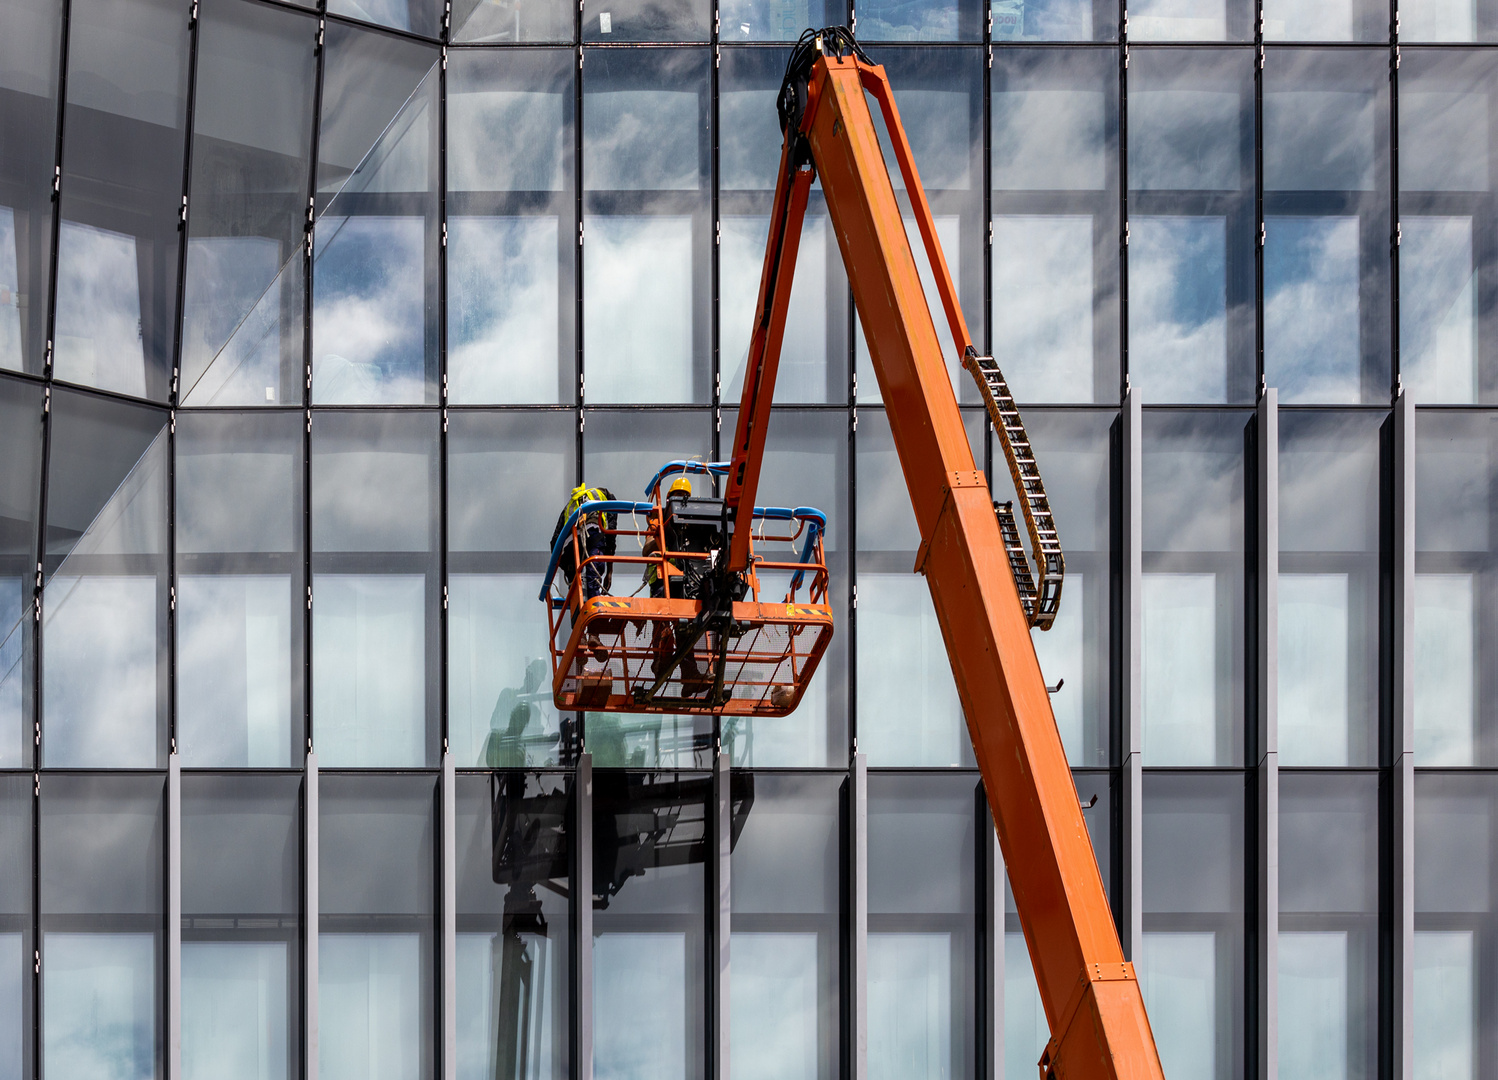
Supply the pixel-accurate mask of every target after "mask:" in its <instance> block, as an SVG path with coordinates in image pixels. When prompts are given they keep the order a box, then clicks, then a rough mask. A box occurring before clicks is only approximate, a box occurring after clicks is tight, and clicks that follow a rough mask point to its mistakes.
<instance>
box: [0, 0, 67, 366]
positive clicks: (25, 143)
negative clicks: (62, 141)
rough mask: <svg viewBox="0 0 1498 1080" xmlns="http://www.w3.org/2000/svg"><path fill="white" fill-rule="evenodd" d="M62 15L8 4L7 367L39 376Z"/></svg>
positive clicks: (1, 262) (4, 101) (35, 1)
mask: <svg viewBox="0 0 1498 1080" xmlns="http://www.w3.org/2000/svg"><path fill="white" fill-rule="evenodd" d="M61 26H62V9H61V8H59V7H58V6H57V5H56V4H54V3H50V2H49V0H17V2H15V3H12V4H9V5H7V10H6V15H5V36H6V48H5V50H4V52H3V53H0V125H3V126H4V129H5V133H6V135H5V154H4V157H3V160H0V189H3V190H4V192H5V194H4V195H0V200H3V202H0V368H9V369H10V370H13V371H29V372H32V373H34V374H35V373H40V372H41V370H42V365H43V363H44V362H45V354H46V344H45V342H46V336H47V289H48V275H49V273H50V272H51V263H52V235H51V234H52V170H53V168H54V167H55V166H56V164H57V59H58V54H59V52H60V49H61V46H60V41H59V39H60V33H59V31H60V28H61Z"/></svg>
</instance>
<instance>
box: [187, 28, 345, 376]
mask: <svg viewBox="0 0 1498 1080" xmlns="http://www.w3.org/2000/svg"><path fill="white" fill-rule="evenodd" d="M316 32H317V31H316V27H315V24H314V23H313V21H312V19H311V17H309V16H302V15H293V14H291V13H289V12H283V11H277V10H275V9H273V8H265V7H260V6H258V5H253V4H248V3H241V2H236V3H230V4H225V5H223V6H222V7H217V6H215V7H212V8H209V9H208V10H207V11H205V12H204V13H203V23H202V28H201V29H200V31H199V36H200V41H199V43H198V66H197V72H198V87H197V95H196V97H195V98H194V105H193V155H192V183H191V186H190V188H189V189H188V205H189V207H190V208H191V211H192V213H191V218H190V220H189V222H188V235H187V274H186V285H185V292H184V293H183V300H182V380H183V381H182V385H183V386H184V387H188V388H195V384H196V383H197V381H198V378H199V376H201V375H202V374H203V373H204V372H205V370H206V369H207V368H208V366H209V364H210V363H211V362H212V361H213V359H214V357H215V356H216V355H217V354H218V352H219V350H220V349H221V348H223V346H224V345H225V344H226V343H227V342H228V341H229V339H230V337H231V336H232V335H234V333H235V330H236V329H237V328H238V327H239V325H240V323H241V322H242V321H243V320H244V319H245V318H246V317H247V316H249V315H250V313H251V312H252V311H259V310H262V309H263V310H264V311H265V312H266V313H267V315H269V316H271V317H270V318H268V319H267V320H266V322H265V325H264V327H263V328H259V327H257V333H258V335H259V340H258V342H257V347H255V348H253V349H248V350H246V353H245V356H244V360H243V362H242V363H240V364H239V365H238V367H237V369H236V370H235V371H234V372H233V373H232V374H228V373H225V375H224V376H222V377H220V376H219V375H218V374H217V373H215V376H214V377H212V378H211V379H210V384H211V387H212V389H213V391H214V392H215V395H216V396H215V397H214V401H215V403H216V404H225V405H226V404H239V405H255V404H262V405H263V404H267V403H270V404H274V403H277V402H282V401H286V402H291V403H294V404H295V403H300V402H301V400H302V383H303V375H304V373H303V366H304V364H305V359H304V356H303V326H304V319H305V301H304V296H303V287H304V279H303V277H302V275H301V274H300V273H299V272H295V271H293V272H291V273H287V274H281V273H279V271H280V269H281V267H282V266H283V265H284V264H285V263H286V262H287V261H288V260H290V259H292V258H294V257H295V256H297V255H298V254H299V253H300V251H301V248H302V225H303V221H304V207H305V206H306V202H305V200H306V198H307V184H308V171H309V169H310V167H311V166H310V161H309V155H310V154H311V146H312V101H313V94H314V91H315V89H316V85H315V84H316V78H317V58H316V56H315V53H314V50H315V46H316ZM247 100H251V101H256V102H258V103H259V105H260V107H259V108H257V109H255V110H254V111H253V112H246V111H245V109H244V102H245V101H247ZM299 267H300V263H299V262H298V268H299ZM209 388H210V387H209V386H208V385H205V386H204V387H203V389H204V390H205V391H206V390H208V389H209ZM184 396H185V395H184Z"/></svg>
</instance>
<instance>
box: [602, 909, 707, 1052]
mask: <svg viewBox="0 0 1498 1080" xmlns="http://www.w3.org/2000/svg"><path fill="white" fill-rule="evenodd" d="M687 978H688V976H687V940H686V935H685V934H683V933H664V934H649V933H602V934H595V936H594V938H593V1055H594V1058H593V1069H594V1075H595V1076H596V1077H597V1078H598V1080H687V1077H688V1076H690V1075H692V1073H691V1072H690V1071H689V1070H688V1067H687V1015H688V1013H687V1010H688V1007H689V1005H688V998H687Z"/></svg>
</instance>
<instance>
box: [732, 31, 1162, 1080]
mask: <svg viewBox="0 0 1498 1080" xmlns="http://www.w3.org/2000/svg"><path fill="white" fill-rule="evenodd" d="M798 58H799V59H798ZM798 62H799V63H800V64H801V65H802V67H801V69H798V67H797V65H798ZM865 92H867V93H868V95H870V96H872V97H873V98H874V99H875V100H876V101H877V102H878V103H879V106H880V109H881V111H882V113H883V115H884V121H885V128H886V130H887V131H888V133H889V136H890V139H891V142H892V145H893V149H894V152H895V158H896V160H897V162H898V163H899V167H900V170H901V173H902V178H903V180H904V185H905V190H906V192H907V194H908V195H909V197H910V202H911V210H912V212H913V213H914V215H915V219H916V225H917V227H918V231H919V233H920V236H921V238H922V246H923V247H924V248H925V255H926V257H927V258H928V260H929V262H930V264H931V267H932V271H933V273H934V275H935V277H936V283H937V287H938V291H939V292H940V293H941V297H942V304H943V308H944V309H945V314H946V316H947V321H948V325H949V326H950V328H951V332H952V336H953V340H954V341H955V343H956V345H957V350H958V352H959V354H962V355H965V356H966V355H969V354H970V346H971V341H970V340H969V338H968V332H967V327H966V324H965V323H964V321H963V318H962V311H961V308H960V306H959V305H958V303H957V296H956V290H955V289H954V288H953V286H952V280H951V276H950V274H949V273H948V271H947V266H946V262H945V260H944V259H943V257H942V253H941V246H940V244H939V243H938V242H937V238H936V230H935V226H934V223H933V221H932V218H931V211H930V208H929V206H928V205H927V203H926V198H925V194H924V190H923V189H922V187H921V182H920V177H919V175H918V174H917V171H916V168H915V163H914V159H913V157H912V155H911V151H910V146H909V143H908V142H907V141H906V138H905V133H904V129H903V127H902V126H901V124H900V117H899V113H898V110H897V109H896V108H895V103H894V97H893V95H892V94H891V92H890V88H889V83H888V82H887V81H886V79H885V75H884V69H883V68H882V67H879V66H878V65H875V64H873V63H871V62H869V61H868V60H867V59H866V58H864V57H863V56H862V55H861V54H860V53H859V51H858V50H857V46H856V45H854V44H853V42H852V39H851V37H849V36H848V35H847V33H846V31H841V30H828V31H823V32H822V35H819V36H818V37H817V39H816V42H815V45H814V47H813V46H812V43H811V42H810V41H808V40H806V39H803V43H802V45H801V46H798V50H797V54H796V56H795V57H793V59H792V67H791V69H790V70H789V71H788V73H787V84H786V86H785V87H784V88H783V89H782V95H781V113H782V123H783V126H784V128H785V133H786V137H785V147H784V150H783V151H782V156H781V171H780V179H779V182H778V187H777V189H776V193H775V203H774V210H773V216H772V220H771V231H770V239H769V244H768V245H767V249H766V254H765V266H764V275H763V279H762V282H761V286H760V297H759V309H758V312H757V314H756V319H755V327H754V337H753V341H752V344H751V346H750V353H749V368H748V370H747V372H746V376H745V383H744V397H743V402H742V405H741V408H740V412H739V423H738V429H737V431H736V433H735V436H734V446H733V456H734V460H733V464H732V467H731V471H730V476H729V488H728V501H729V507H730V513H733V514H736V515H738V516H740V517H741V516H742V514H743V513H744V512H745V510H744V508H745V507H746V506H748V507H752V505H753V501H754V489H755V486H756V483H757V480H758V472H759V465H760V460H761V458H762V456H763V447H764V434H765V432H764V429H765V426H766V424H767V422H768V420H769V414H770V400H771V396H772V394H773V391H774V379H775V368H776V361H777V358H778V355H779V351H780V340H781V336H782V334H783V331H784V326H785V312H786V306H787V303H788V301H789V294H790V285H791V270H792V265H791V264H792V262H793V261H794V258H795V251H796V241H797V239H798V238H799V236H800V233H801V224H802V219H803V216H804V213H805V207H806V192H807V190H808V189H809V187H810V184H811V173H810V170H809V169H807V168H805V167H804V166H801V165H800V164H799V163H800V162H802V161H807V160H809V161H810V162H811V163H813V164H814V167H815V170H816V174H817V177H818V178H819V179H820V180H821V184H822V190H823V192H824V194H825V195H826V198H827V209H828V213H829V215H830V216H831V219H832V226H833V230H834V232H835V233H836V234H837V240H838V245H839V248H840V249H841V252H842V256H843V263H844V265H845V266H846V267H847V271H848V280H849V282H850V284H851V285H852V288H853V299H854V302H855V304H856V305H857V308H858V315H859V318H860V320H861V321H862V323H863V328H864V333H865V336H866V338H867V340H868V344H869V352H870V354H871V356H872V358H873V362H874V371H875V373H876V375H877V377H878V380H879V389H880V392H881V394H882V396H883V399H884V403H885V411H886V414H887V415H888V417H889V424H890V429H891V431H892V432H893V435H894V441H895V449H896V450H897V452H898V454H899V458H900V465H901V468H902V469H903V470H904V473H905V481H906V484H907V486H908V488H909V490H910V499H911V503H912V504H913V506H914V508H915V517H916V522H917V524H918V526H919V528H920V534H921V547H920V553H919V555H918V557H917V563H916V567H915V569H916V570H918V571H919V572H921V573H923V574H925V575H926V580H927V583H928V584H929V586H930V589H931V597H932V600H933V602H934V604H935V608H936V614H937V619H938V621H939V622H940V624H941V629H942V636H943V638H944V640H945V642H946V647H947V653H948V656H949V657H950V658H951V662H952V672H953V675H954V676H955V677H956V682H957V690H958V694H959V696H960V698H961V700H962V706H963V712H964V714H965V716H966V718H967V724H968V732H969V734H970V736H971V738H972V742H973V750H974V752H975V754H976V756H977V760H978V765H979V768H980V769H981V771H982V774H983V783H984V787H985V789H986V791H987V793H988V802H989V805H990V807H992V809H993V815H994V821H995V824H996V825H997V828H998V833H999V841H1000V844H1001V845H1002V847H1003V851H1004V861H1005V864H1006V866H1007V868H1008V871H1009V880H1010V884H1011V887H1012V888H1013V891H1014V899H1015V906H1016V908H1017V909H1018V912H1019V917H1020V925H1021V926H1022V928H1023V929H1024V932H1025V940H1026V942H1027V944H1028V945H1029V949H1030V957H1031V960H1032V962H1033V965H1034V969H1035V975H1036V981H1037V983H1038V984H1039V989H1040V997H1041V1001H1042V1003H1043V1004H1044V1006H1045V1012H1046V1018H1047V1020H1048V1021H1049V1023H1050V1028H1051V1035H1052V1038H1051V1042H1050V1044H1049V1046H1047V1048H1046V1055H1045V1058H1044V1059H1043V1060H1042V1066H1043V1068H1044V1069H1045V1071H1046V1075H1048V1076H1055V1077H1064V1078H1066V1080H1111V1078H1116V1077H1131V1078H1133V1077H1137V1078H1154V1080H1163V1073H1162V1071H1161V1068H1160V1062H1159V1057H1158V1054H1157V1053H1156V1050H1155V1044H1154V1038H1153V1036H1152V1034H1151V1032H1150V1027H1149V1021H1148V1019H1147V1018H1146V1016H1145V1010H1144V1000H1143V997H1142V995H1141V993H1140V990H1139V984H1138V982H1137V981H1136V980H1135V977H1134V971H1133V967H1132V965H1130V964H1129V963H1127V962H1126V961H1125V960H1124V956H1123V950H1122V948H1121V946H1120V944H1119V939H1118V933H1117V931H1116V929H1115V927H1114V925H1113V919H1112V915H1111V914H1110V912H1109V908H1108V901H1107V898H1106V896H1105V894H1104V892H1103V883H1102V878H1101V876H1100V875H1099V873H1098V867H1097V860H1096V858H1095V857H1094V855H1093V851H1092V845H1091V842H1090V841H1089V839H1088V835H1087V828H1086V826H1085V824H1084V823H1083V820H1082V811H1081V807H1080V806H1079V805H1078V801H1077V794H1076V787H1075V785H1074V784H1073V782H1072V777H1071V770H1070V768H1069V767H1068V765H1067V761H1066V755H1065V752H1064V751H1063V749H1062V746H1061V738H1060V735H1059V734H1058V732H1057V730H1056V723H1055V719H1054V718H1053V716H1052V713H1051V705H1050V699H1049V697H1048V695H1047V693H1046V688H1045V683H1044V680H1043V679H1042V677H1041V672H1040V664H1039V661H1038V660H1037V659H1036V656H1035V649H1034V645H1033V643H1032V642H1031V640H1030V620H1028V619H1027V617H1026V613H1025V610H1024V609H1023V607H1022V606H1021V601H1020V595H1019V593H1018V591H1017V589H1016V586H1015V579H1014V576H1013V573H1012V571H1011V569H1010V564H1009V560H1008V557H1007V555H1006V551H1005V547H1004V544H1003V542H1002V539H1001V536H1000V530H999V523H998V520H997V519H996V517H995V514H994V508H993V503H992V498H991V496H990V494H989V489H988V484H987V482H986V481H985V479H984V476H983V473H982V471H981V470H980V469H979V468H978V466H977V465H976V464H975V463H974V461H973V456H972V451H971V450H970V449H969V446H968V441H967V435H966V433H965V431H964V428H963V423H962V416H961V414H960V412H959V411H958V407H957V399H956V396H955V395H954V394H953V391H952V385H951V382H950V380H949V377H948V375H947V368H946V364H945V362H944V360H943V357H942V350H941V345H940V342H939V341H938V338H937V332H936V327H935V324H934V323H933V321H932V315H931V311H930V309H929V308H928V306H927V304H926V298H925V292H924V290H923V288H922V285H921V280H920V275H919V273H918V271H917V269H916V262H915V255H914V253H913V252H912V250H911V247H910V242H909V240H908V239H907V234H906V231H905V225H904V222H903V220H902V218H901V212H900V206H899V204H898V203H897V201H896V199H895V192H894V188H893V185H892V184H891V181H890V177H889V172H888V170H887V169H886V167H885V164H884V156H883V153H882V152H881V149H880V145H879V138H878V133H877V131H876V129H875V126H874V122H873V118H872V116H871V114H870V112H869V106H868V100H867V97H866V96H865ZM741 525H742V523H741ZM747 549H748V545H747V529H745V528H742V527H740V528H739V529H737V530H736V531H735V535H734V546H733V548H732V552H731V554H732V556H733V558H732V559H731V560H730V569H742V568H743V567H744V565H745V564H746V561H747Z"/></svg>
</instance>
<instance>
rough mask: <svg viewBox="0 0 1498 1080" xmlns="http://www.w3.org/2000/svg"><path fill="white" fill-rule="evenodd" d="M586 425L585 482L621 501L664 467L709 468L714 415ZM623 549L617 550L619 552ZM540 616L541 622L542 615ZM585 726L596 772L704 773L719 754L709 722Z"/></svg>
mask: <svg viewBox="0 0 1498 1080" xmlns="http://www.w3.org/2000/svg"><path fill="white" fill-rule="evenodd" d="M642 420H645V421H646V423H643V424H642ZM585 424H586V428H585V432H584V436H583V437H584V440H585V444H584V445H585V456H584V458H583V480H584V481H585V482H586V483H587V484H588V485H589V486H592V487H602V488H605V489H607V490H608V491H610V492H611V493H612V494H613V495H614V496H615V497H616V498H619V499H635V500H643V499H644V497H645V485H646V484H648V483H649V482H650V480H651V478H652V477H653V476H655V473H656V471H657V470H658V469H660V468H661V466H663V465H665V464H666V463H667V462H668V461H673V460H677V459H685V460H689V461H706V460H707V459H708V458H709V456H710V454H711V452H712V432H711V427H712V415H711V413H709V412H706V411H701V410H698V411H690V412H689V411H686V410H669V411H654V410H652V411H651V412H649V413H640V412H617V411H604V410H590V411H589V412H588V413H587V415H586V418H585ZM694 485H695V486H696V488H697V491H698V493H699V494H702V493H705V492H706V491H707V483H706V481H705V480H703V479H700V478H698V479H695V480H694ZM554 491H555V494H554V495H552V496H551V497H552V498H555V499H556V500H557V509H558V510H559V511H560V510H561V508H562V507H561V504H562V502H563V500H565V498H566V491H565V489H564V488H558V489H554ZM549 514H550V506H549V505H548V507H547V516H545V517H544V519H543V520H545V521H548V522H552V523H553V525H554V524H555V520H556V519H554V518H551V517H550V516H549ZM642 520H643V519H642ZM547 535H548V536H549V535H550V533H548V534H547ZM625 550H626V549H625V548H620V551H621V553H622V552H624V551H625ZM635 550H636V551H637V550H638V549H635ZM533 580H536V579H533ZM636 584H637V583H636V582H635V581H633V580H630V581H628V583H627V584H626V579H625V578H624V577H621V578H620V579H619V580H618V581H617V582H616V583H615V589H616V591H619V590H622V591H623V592H625V593H628V592H632V591H633V590H634V589H635V588H636ZM538 587H539V586H538ZM530 595H531V596H534V595H535V592H534V591H533V592H531V594H530ZM530 602H531V601H529V600H527V603H530ZM536 606H537V607H538V608H539V607H540V606H541V605H540V604H539V603H538V604H536ZM541 614H542V615H543V616H544V615H545V611H544V609H543V610H542V612H541ZM586 727H587V732H586V735H587V741H588V749H589V750H590V751H591V752H592V754H593V764H595V765H599V766H629V767H631V768H649V767H656V766H660V767H665V768H671V767H678V768H690V767H693V766H696V767H698V768H706V767H707V766H709V765H710V764H711V763H712V760H713V754H714V753H715V752H716V751H715V750H714V743H713V718H712V717H711V716H701V715H698V716H671V715H666V714H626V713H589V714H588V715H587V720H586Z"/></svg>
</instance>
